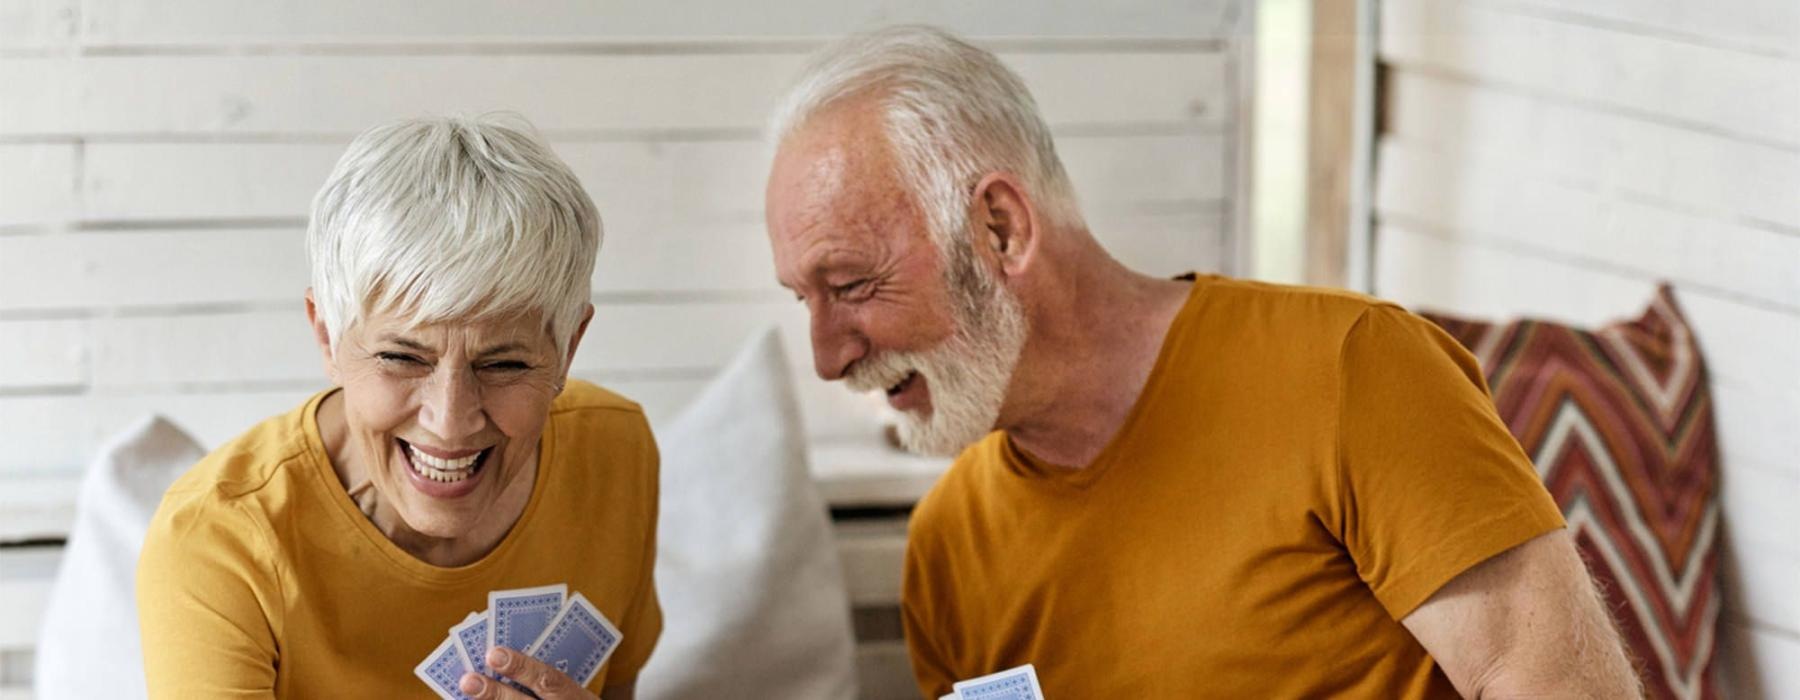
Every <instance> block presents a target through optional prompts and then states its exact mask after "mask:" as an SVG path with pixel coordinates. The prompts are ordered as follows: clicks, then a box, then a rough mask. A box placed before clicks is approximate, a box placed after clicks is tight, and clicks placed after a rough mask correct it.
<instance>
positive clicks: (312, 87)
mask: <svg viewBox="0 0 1800 700" xmlns="http://www.w3.org/2000/svg"><path fill="white" fill-rule="evenodd" d="M804 58H805V56H804V54H802V53H797V52H792V51H789V52H749V53H743V52H738V53H731V52H706V53H677V52H669V51H650V52H644V53H637V54H606V55H567V54H553V55H524V56H520V55H484V54H478V55H452V56H395V55H373V56H292V55H252V56H241V55H239V56H232V55H226V56H99V57H72V58H12V59H0V102H6V103H9V104H13V105H17V107H15V108H13V109H8V110H6V111H5V112H0V134H13V135H46V134H50V135H63V134H72V133H73V134H81V135H90V136H91V135H135V134H156V135H176V134H196V133H198V134H283V135H295V134H307V135H321V134H323V135H331V136H347V135H349V134H355V133H357V132H360V131H362V130H363V129H366V128H368V127H369V126H372V125H374V124H378V123H382V122H386V121H389V120H393V119H399V118H403V117H410V116H415V115H419V114H452V113H481V112H489V111H497V110H507V111H516V112H519V113H521V114H524V115H526V116H527V117H529V118H530V119H531V120H532V121H533V123H535V124H536V125H537V126H538V128H540V129H545V130H549V131H552V132H559V131H561V132H567V131H627V132H662V133H666V132H671V131H683V130H697V131H720V130H729V131H735V132H739V133H745V134H756V133H759V132H760V130H761V129H762V128H763V126H764V124H765V123H766V121H767V119H768V116H769V111H770V109H771V108H772V107H773V105H774V102H775V100H776V98H777V97H778V96H779V94H780V93H781V91H782V90H784V89H785V88H786V86H787V85H788V83H789V82H790V81H791V80H792V79H793V76H794V74H795V73H797V72H798V70H799V68H800V65H801V63H802V61H803V60H804ZM1002 59H1003V60H1005V61H1006V62H1007V63H1008V65H1010V66H1012V67H1013V68H1014V69H1015V70H1017V71H1018V72H1019V73H1020V75H1021V77H1023V78H1024V79H1025V82H1026V85H1027V86H1028V87H1029V88H1030V89H1031V91H1032V92H1033V94H1034V95H1035V96H1036V98H1037V100H1038V103H1039V105H1040V106H1041V108H1042V109H1043V113H1044V116H1045V118H1046V120H1048V121H1049V122H1050V123H1051V124H1053V125H1067V124H1107V125H1114V126H1118V125H1152V126H1159V127H1164V128H1167V127H1173V126H1186V127H1194V128H1210V129H1214V130H1217V129H1218V128H1219V127H1220V125H1222V124H1225V123H1227V120H1228V119H1229V118H1230V117H1229V114H1230V111H1229V110H1228V109H1227V108H1226V107H1227V105H1228V100H1229V93H1228V92H1227V88H1226V70H1227V68H1228V61H1227V60H1226V56H1225V55H1224V54H1222V53H1218V52H1216V51H1155V52H1136V53H1102V52H1076V53H1022V52H1009V53H1007V54H1005V55H1003V56H1002Z"/></svg>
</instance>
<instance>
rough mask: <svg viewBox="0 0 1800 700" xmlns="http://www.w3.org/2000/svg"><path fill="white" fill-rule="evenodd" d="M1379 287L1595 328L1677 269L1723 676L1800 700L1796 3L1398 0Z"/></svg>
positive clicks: (1635, 309)
mask: <svg viewBox="0 0 1800 700" xmlns="http://www.w3.org/2000/svg"><path fill="white" fill-rule="evenodd" d="M1380 56H1381V61H1382V62H1383V64H1384V65H1385V67H1386V80H1385V82H1384V90H1385V92H1386V95H1385V99H1384V102H1385V114H1384V117H1383V121H1384V129H1383V133H1382V135H1381V137H1380V139H1379V146H1378V150H1377V164H1376V175H1375V180H1376V183H1377V184H1376V190H1377V193H1376V202H1375V211H1376V219H1377V227H1376V254H1375V259H1376V269H1375V275H1374V279H1375V281H1376V292H1377V293H1379V294H1381V295H1383V296H1387V297H1390V298H1394V299H1397V300H1399V301H1401V302H1404V303H1407V304H1411V305H1414V306H1424V307H1432V308H1438V309H1446V310H1453V311H1458V312H1463V313H1468V314H1479V315H1484V316H1489V317H1509V316H1514V315H1520V314H1526V315H1536V316H1543V317H1551V318H1559V319H1564V320H1569V321H1574V322H1578V323H1586V324H1595V323H1601V322H1604V321H1607V320H1610V319H1614V318H1620V317H1628V316H1636V315H1637V314H1638V313H1639V312H1640V311H1641V309H1642V307H1643V306H1644V305H1645V304H1646V303H1647V301H1648V300H1649V298H1650V295H1651V292H1652V289H1653V287H1654V284H1655V281H1657V280H1669V281H1671V282H1673V283H1674V284H1675V287H1676V290H1677V296H1678V298H1679V301H1680V302H1681V304H1682V306H1683V308H1684V310H1685V311H1686V312H1687V313H1688V315H1689V316H1690V317H1691V320H1692V321H1693V323H1694V324H1695V326H1696V327H1697V333H1698V334H1699V338H1700V341H1701V343H1702V344H1703V345H1704V347H1705V350H1706V353H1707V360H1708V366H1709V369H1710V370H1711V376H1712V381H1713V395H1714V398H1715V400H1716V402H1717V408H1718V413H1717V416H1718V421H1719V423H1718V426H1719V431H1720V440H1721V447H1722V449H1723V453H1724V460H1723V461H1724V466H1723V469H1724V473H1723V477H1722V503H1723V506H1722V507H1723V513H1724V519H1725V530H1724V540H1723V542H1724V545H1725V547H1726V551H1727V558H1726V572H1725V577H1726V580H1725V584H1726V585H1725V590H1726V592H1727V605H1726V609H1725V614H1724V618H1725V622H1724V624H1723V626H1722V628H1721V629H1720V646H1721V650H1722V653H1723V654H1724V655H1725V656H1724V666H1723V668H1722V669H1721V670H1722V671H1723V673H1722V674H1721V675H1722V676H1723V677H1724V679H1725V680H1726V681H1727V682H1728V684H1729V689H1731V690H1733V691H1735V692H1734V697H1751V698H1754V697H1768V698H1791V697H1800V505H1797V504H1800V431H1796V430H1795V429H1794V426H1795V425H1796V423H1797V422H1800V3H1796V2H1794V0H1729V1H1726V2H1701V1H1700V0H1657V1H1653V2H1634V1H1629V0H1579V1H1577V0H1505V1H1500V0H1494V1H1487V0H1443V1H1440V0H1385V1H1384V2H1383V3H1382V11H1381V40H1380Z"/></svg>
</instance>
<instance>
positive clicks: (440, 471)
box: [406, 445, 486, 483]
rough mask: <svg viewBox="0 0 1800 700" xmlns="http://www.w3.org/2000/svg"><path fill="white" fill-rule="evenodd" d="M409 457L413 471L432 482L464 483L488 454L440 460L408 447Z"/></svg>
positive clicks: (479, 453) (480, 453)
mask: <svg viewBox="0 0 1800 700" xmlns="http://www.w3.org/2000/svg"><path fill="white" fill-rule="evenodd" d="M406 453H407V456H409V457H411V458H412V464H413V469H414V470H415V471H417V472H419V473H420V474H423V475H424V476H425V478H427V479H430V480H432V481H440V482H446V483H448V482H454V481H462V480H463V479H467V478H469V477H470V476H473V475H474V474H475V469H474V467H475V462H476V461H477V460H479V459H481V455H483V454H485V453H486V452H485V451H483V452H477V453H475V454H472V455H469V456H467V457H462V458H459V459H438V458H437V457H433V456H431V455H428V454H425V453H423V452H420V451H419V450H418V448H416V447H413V446H412V445H407V446H406Z"/></svg>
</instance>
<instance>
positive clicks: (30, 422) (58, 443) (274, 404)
mask: <svg viewBox="0 0 1800 700" xmlns="http://www.w3.org/2000/svg"><path fill="white" fill-rule="evenodd" d="M324 386H325V385H324V382H320V383H319V385H318V388H320V389H323V388H324ZM311 394H312V391H308V390H298V391H296V390H274V391H265V390H239V391H234V392H226V393H192V394H176V393H151V394H140V395H127V396H101V397H96V396H17V397H9V398H7V399H6V400H4V401H0V425H4V426H6V427H5V428H4V429H0V437H4V438H5V439H7V441H8V442H9V443H12V444H13V448H12V449H8V450H6V451H4V453H0V474H9V473H10V474H21V473H41V472H62V473H78V472H79V471H80V469H81V468H82V466H83V465H85V464H86V463H87V462H88V460H89V459H91V458H92V457H93V451H94V449H96V448H97V447H98V446H99V445H100V444H101V442H102V441H104V440H105V439H106V438H107V437H109V436H111V435H113V434H114V433H117V432H118V431H120V430H123V429H125V428H126V427H128V426H129V425H130V424H131V423H132V421H135V420H137V419H139V418H141V417H142V416H144V415H146V414H150V413H160V414H162V415H164V416H167V417H169V418H170V420H172V421H174V422H175V424H176V425H179V426H181V427H182V428H183V429H184V430H187V431H188V432H189V434H191V435H193V436H194V437H195V439H197V440H199V441H200V443H201V444H203V445H205V446H206V447H208V448H211V447H216V446H218V445H219V444H221V443H223V442H224V441H226V440H228V439H230V438H232V437H234V436H236V435H237V434H239V433H241V432H243V431H244V430H245V429H246V428H249V427H250V426H251V425H254V424H255V423H256V422H257V421H260V420H262V419H264V418H268V417H270V416H274V415H278V414H281V413H284V412H286V411H288V410H291V409H293V408H294V407H296V406H299V405H300V403H301V402H302V401H304V400H306V398H307V397H308V396H310V395H311ZM27 438H29V439H27Z"/></svg>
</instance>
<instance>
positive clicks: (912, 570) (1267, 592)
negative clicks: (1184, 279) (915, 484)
mask: <svg viewBox="0 0 1800 700" xmlns="http://www.w3.org/2000/svg"><path fill="white" fill-rule="evenodd" d="M1562 524H1563V521H1562V516H1561V514H1560V512H1559V511H1558V510H1557V507H1556V505H1555V503H1554V502H1552V501H1551V499H1550V496H1549V494H1548V493H1547V492H1546V491H1545V490H1544V488H1543V486H1542V485H1541V483H1540V482H1539V481H1538V479H1537V476H1536V473H1535V471H1534V470H1533V468H1532V466H1531V463H1530V461H1529V460H1528V458H1527V457H1526V456H1525V455H1524V453H1523V452H1522V451H1521V450H1520V448H1519V446H1518V444H1517V442H1515V441H1514V439H1513V438H1512V436H1511V435H1510V434H1508V433H1507V431H1506V427H1505V426H1504V425H1503V424H1502V423H1501V421H1500V419H1499V418H1498V417H1497V415H1496V413H1495V411H1494V408H1493V405H1492V402H1491V400H1490V399H1489V397H1488V394H1487V388H1486V384H1485V382H1484V381H1483V379H1482V376H1481V373H1480V372H1479V370H1478V369H1477V366H1476V363H1475V360H1474V358H1473V357H1471V356H1470V355H1469V353H1467V352H1466V351H1464V350H1463V349H1461V348H1460V347H1459V346H1457V345H1456V343H1455V341H1453V340H1452V339H1451V338H1450V337H1449V336H1447V335H1445V334H1444V333H1442V332H1441V331H1439V330H1438V329H1437V328H1436V327H1434V326H1432V325H1430V324H1429V323H1427V322H1426V321H1424V320H1422V319H1420V318H1418V317H1416V316H1413V315H1411V314H1408V313H1407V312H1405V311H1403V310H1401V309H1399V308H1396V307H1394V306H1392V305H1389V304H1386V303H1383V302H1380V301H1377V300H1374V299H1370V298H1368V297H1363V296H1359V295H1354V294H1349V293H1340V292H1330V291H1323V290H1315V289H1305V288H1298V287H1283V286H1275V285H1265V284H1258V283H1252V282H1243V281H1236V280H1230V279H1224V278H1201V279H1199V280H1198V281H1196V282H1195V284H1194V288H1193V290H1192V292H1191V293H1190V295H1189V297H1188V301H1187V303H1186V305H1185V306H1184V307H1183V308H1182V310H1181V311H1180V313H1179V314H1178V315H1177V317H1176V319H1175V321H1174V323H1173V324H1172V326H1171V328H1170V329H1169V332H1168V335H1167V337H1166V338H1165V340H1164V342H1163V346H1162V349H1161V354H1160V355H1159V356H1158V358H1157V360H1156V366H1155V369H1154V370H1153V371H1152V374H1151V376H1150V379H1149V382H1148V384H1147V386H1146V387H1145V388H1144V390H1143V392H1142V393H1141V395H1140V396H1139V398H1138V400H1137V402H1136V404H1135V405H1134V406H1133V408H1132V409H1131V411H1130V413H1129V416H1128V417H1127V419H1126V421H1125V423H1124V425H1123V427H1122V428H1121V429H1120V432H1119V433H1118V435H1117V436H1115V437H1114V438H1113V440H1112V441H1111V442H1110V443H1109V444H1108V445H1107V447H1106V448H1105V449H1104V451H1103V452H1102V453H1101V454H1100V456H1099V457H1098V458H1096V459H1095V461H1094V462H1093V463H1092V464H1090V465H1088V466H1087V467H1085V468H1083V469H1079V470H1070V469H1063V468H1059V467H1054V466H1048V465H1044V464H1041V463H1038V462H1037V461H1035V460H1033V459H1032V458H1030V457H1029V456H1028V455H1026V454H1023V453H1021V452H1020V451H1019V450H1018V449H1017V448H1016V447H1015V446H1014V445H1013V444H1012V443H1011V441H1010V440H1008V438H1007V437H1006V435H1005V434H1004V433H998V432H996V433H994V434H992V435H989V436H988V437H987V438H986V439H985V440H983V441H982V442H980V443H977V444H976V445H974V446H971V447H970V448H969V449H968V450H967V451H965V452H964V453H963V454H962V456H961V457H959V458H958V459H957V461H956V463H955V465H954V466H952V467H951V468H950V470H949V472H947V473H946V474H945V476H944V477H943V478H942V479H941V480H940V481H939V482H938V484H937V485H936V486H935V487H934V488H933V489H932V491H931V493H930V494H929V495H927V496H926V497H925V498H924V500H923V501H921V502H920V504H919V506H918V508H917V509H916V510H915V511H914V514H913V520H912V524H911V528H910V529H911V532H910V537H909V540H910V542H909V545H908V551H907V560H906V573H905V579H904V592H903V594H902V598H903V613H904V620H905V625H906V633H907V642H908V646H909V648H910V651H911V653H912V660H913V669H914V672H915V674H916V676H917V677H918V681H919V685H920V687H921V690H922V691H923V692H925V693H926V695H927V697H932V698H935V697H937V696H938V695H939V694H941V693H946V692H948V691H949V690H950V685H951V683H952V682H954V681H956V680H960V679H965V678H971V677H974V676H979V675H983V674H987V673H992V672H995V671H999V670H1002V669H1006V668H1010V667H1012V666H1017V665H1020V664H1024V663H1032V664H1035V665H1036V668H1037V672H1038V675H1039V678H1040V680H1041V681H1042V683H1043V687H1044V694H1045V696H1046V697H1049V698H1118V697H1125V698H1209V697H1217V698H1252V697H1254V698H1299V697H1366V698H1403V697H1404V698H1417V697H1455V696H1456V695H1455V691H1454V689H1453V688H1452V687H1451V686H1450V683H1449V680H1448V679H1447V678H1446V677H1445V676H1444V674H1443V672H1442V671H1441V670H1439V669H1438V668H1437V666H1436V665H1435V664H1434V663H1433V662H1432V660H1431V658H1430V657H1429V656H1428V655H1427V654H1426V653H1425V650H1424V649H1423V648H1422V647H1421V646H1420V645H1419V644H1418V642H1417V641H1415V640H1414V639H1413V638H1412V636H1411V635H1410V634H1408V632H1407V631H1406V629H1405V628H1404V627H1403V626H1401V624H1400V622H1399V620H1400V619H1402V618H1404V617H1405V616H1406V615H1407V614H1408V613H1410V612H1412V610H1413V609H1414V608H1415V607H1417V606H1418V605H1419V604H1420V603H1422V602H1424V601H1425V600H1426V599H1427V598H1428V597H1430V596H1431V594H1432V593H1433V592H1435V591H1437V590H1438V588H1439V587H1440V586H1442V585H1444V584H1445V583H1447V582H1449V581H1450V580H1451V579H1452V578H1454V577H1455V576H1456V575H1457V574H1459V573H1461V572H1463V571H1465V570H1467V569H1468V568H1469V567H1471V566H1473V565H1475V564H1477V563H1480V562H1481V561H1483V560H1485V559H1487V558H1489V557H1491V556H1493V555H1495V554H1498V553H1500V552H1503V551H1505V550H1507V549H1510V548H1512V547H1513V546H1515V545H1518V544H1520V543H1523V542H1525V541H1527V540H1529V539H1531V538H1533V537H1535V536H1537V535H1540V534H1543V533H1546V532H1549V531H1552V530H1555V529H1557V528H1559V527H1561V526H1562Z"/></svg>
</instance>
